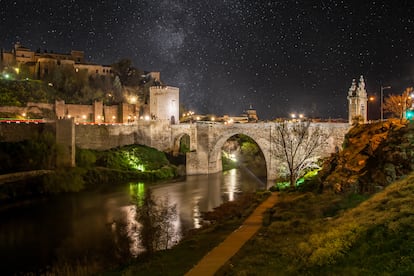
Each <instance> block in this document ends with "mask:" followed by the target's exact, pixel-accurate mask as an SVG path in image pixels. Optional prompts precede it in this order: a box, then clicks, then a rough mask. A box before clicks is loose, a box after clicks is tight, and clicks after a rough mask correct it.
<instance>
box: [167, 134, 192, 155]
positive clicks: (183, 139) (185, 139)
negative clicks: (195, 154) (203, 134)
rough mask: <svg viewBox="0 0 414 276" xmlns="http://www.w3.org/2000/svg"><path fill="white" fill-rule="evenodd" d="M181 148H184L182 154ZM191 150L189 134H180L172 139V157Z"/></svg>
mask: <svg viewBox="0 0 414 276" xmlns="http://www.w3.org/2000/svg"><path fill="white" fill-rule="evenodd" d="M183 147H185V148H186V150H185V151H184V152H182V150H183ZM190 149H191V138H190V134H188V133H185V132H184V133H180V134H178V135H177V136H175V137H174V141H173V147H172V153H173V155H178V154H180V153H185V152H186V151H190Z"/></svg>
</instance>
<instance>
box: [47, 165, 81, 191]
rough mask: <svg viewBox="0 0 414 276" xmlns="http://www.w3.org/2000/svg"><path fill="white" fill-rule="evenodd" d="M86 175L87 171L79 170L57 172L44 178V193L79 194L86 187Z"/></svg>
mask: <svg viewBox="0 0 414 276" xmlns="http://www.w3.org/2000/svg"><path fill="white" fill-rule="evenodd" d="M84 173H85V171H84V170H82V169H79V168H72V169H69V170H67V169H65V170H56V171H55V173H53V174H49V175H46V176H44V178H43V186H44V191H45V192H46V193H49V194H57V193H62V192H79V191H81V190H83V188H84V185H85V182H84V180H83V174H84Z"/></svg>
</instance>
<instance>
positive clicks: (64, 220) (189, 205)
mask: <svg viewBox="0 0 414 276" xmlns="http://www.w3.org/2000/svg"><path fill="white" fill-rule="evenodd" d="M148 186H150V187H151V188H152V192H153V195H154V196H155V197H156V198H157V199H161V200H166V199H168V201H169V203H170V204H171V205H174V204H175V205H176V208H177V218H176V220H175V221H174V223H173V224H174V231H175V239H176V240H179V239H180V238H181V237H182V235H183V233H185V232H186V231H188V230H190V229H193V228H198V227H200V225H201V222H202V220H201V213H202V212H206V211H211V210H212V209H213V208H214V207H217V206H219V205H220V204H222V203H223V202H225V201H229V200H230V201H231V200H234V199H235V198H236V197H237V195H239V194H240V193H242V192H251V191H255V190H256V189H257V188H265V184H264V183H263V182H262V181H260V180H259V179H257V178H255V177H254V175H252V174H251V173H249V172H248V171H244V170H230V171H228V172H224V173H218V174H213V175H199V176H187V177H186V179H185V180H184V181H179V182H171V183H162V184H151V185H148V184H145V183H143V182H131V183H125V184H123V185H116V186H114V187H111V188H105V189H103V190H100V191H94V192H81V193H76V194H70V195H62V196H57V197H53V198H50V199H46V200H38V201H35V202H33V203H30V204H26V205H24V206H20V207H14V208H11V209H5V210H3V211H1V212H0V271H2V275H9V274H15V273H26V272H39V271H40V272H43V273H44V272H45V271H54V272H57V273H59V274H60V273H62V272H63V271H72V272H73V271H76V269H78V270H79V269H83V271H84V270H85V269H90V270H91V271H93V270H94V269H95V268H97V267H98V268H101V267H110V266H116V265H117V264H119V263H121V262H122V261H124V260H126V259H128V258H130V257H131V256H132V257H133V256H136V255H137V254H139V253H140V252H141V251H142V247H141V245H140V241H139V237H138V234H137V228H139V224H138V223H137V222H136V220H135V214H136V212H135V207H134V204H132V202H133V199H134V198H136V197H137V196H138V197H139V196H142V195H143V191H144V190H145V188H146V187H148ZM86 264H87V265H86ZM84 266H89V268H85V267H84ZM91 266H92V267H91ZM76 267H77V268H76Z"/></svg>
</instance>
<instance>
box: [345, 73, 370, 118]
mask: <svg viewBox="0 0 414 276" xmlns="http://www.w3.org/2000/svg"><path fill="white" fill-rule="evenodd" d="M367 105H368V97H367V91H366V90H365V81H364V77H363V76H361V77H360V78H359V82H358V85H357V83H356V80H355V79H353V80H352V84H351V87H350V88H349V91H348V113H349V117H348V120H349V124H352V122H353V120H354V119H355V118H359V122H362V123H366V122H367V114H368V113H367Z"/></svg>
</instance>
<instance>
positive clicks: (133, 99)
mask: <svg viewBox="0 0 414 276" xmlns="http://www.w3.org/2000/svg"><path fill="white" fill-rule="evenodd" d="M137 100H138V99H137V97H136V96H131V97H130V98H129V102H130V103H131V104H135V103H137Z"/></svg>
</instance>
